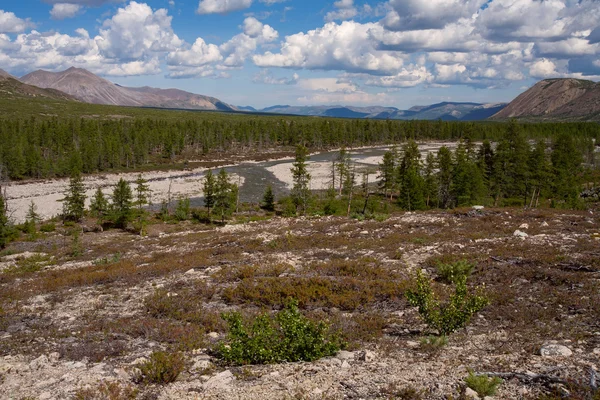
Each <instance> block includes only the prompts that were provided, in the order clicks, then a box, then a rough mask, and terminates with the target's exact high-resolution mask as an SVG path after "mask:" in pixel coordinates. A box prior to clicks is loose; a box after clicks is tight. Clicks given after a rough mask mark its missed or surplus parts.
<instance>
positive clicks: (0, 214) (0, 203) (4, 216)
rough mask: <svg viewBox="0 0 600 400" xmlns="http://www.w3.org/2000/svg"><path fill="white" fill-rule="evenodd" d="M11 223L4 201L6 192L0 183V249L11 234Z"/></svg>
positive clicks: (4, 245) (6, 204)
mask: <svg viewBox="0 0 600 400" xmlns="http://www.w3.org/2000/svg"><path fill="white" fill-rule="evenodd" d="M12 231H13V230H12V225H11V223H10V219H9V218H8V202H7V201H6V192H5V191H4V190H3V188H2V185H0V249H4V248H6V245H7V244H8V242H9V241H10V238H11V236H12Z"/></svg>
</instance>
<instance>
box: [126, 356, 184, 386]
mask: <svg viewBox="0 0 600 400" xmlns="http://www.w3.org/2000/svg"><path fill="white" fill-rule="evenodd" d="M137 367H138V368H139V370H140V373H139V376H138V377H137V381H138V382H141V383H157V384H167V383H171V382H175V380H176V379H177V377H178V376H179V374H180V373H181V372H182V371H183V369H184V368H185V358H184V357H183V355H182V354H181V353H166V352H164V351H155V352H154V353H152V354H151V355H150V358H149V359H148V361H145V362H143V363H142V364H138V365H137Z"/></svg>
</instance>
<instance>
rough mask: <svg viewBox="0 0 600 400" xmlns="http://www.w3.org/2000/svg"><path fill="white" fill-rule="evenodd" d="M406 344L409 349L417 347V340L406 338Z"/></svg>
mask: <svg viewBox="0 0 600 400" xmlns="http://www.w3.org/2000/svg"><path fill="white" fill-rule="evenodd" d="M406 345H407V346H408V347H410V348H411V349H414V348H417V347H419V342H415V341H414V340H407V341H406Z"/></svg>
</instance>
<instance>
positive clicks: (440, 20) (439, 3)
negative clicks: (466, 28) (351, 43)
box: [383, 0, 486, 31]
mask: <svg viewBox="0 0 600 400" xmlns="http://www.w3.org/2000/svg"><path fill="white" fill-rule="evenodd" d="M485 3H486V0H427V1H423V0H390V2H389V3H388V6H389V8H390V11H389V12H388V14H387V15H386V16H385V18H384V20H383V24H384V25H385V27H386V28H388V29H390V30H398V31H400V30H402V31H407V30H423V29H441V28H443V27H445V26H446V25H447V24H449V23H452V22H456V21H458V20H459V19H460V18H471V17H472V16H473V14H475V13H476V12H477V11H478V10H479V8H480V7H481V6H482V5H483V4H485Z"/></svg>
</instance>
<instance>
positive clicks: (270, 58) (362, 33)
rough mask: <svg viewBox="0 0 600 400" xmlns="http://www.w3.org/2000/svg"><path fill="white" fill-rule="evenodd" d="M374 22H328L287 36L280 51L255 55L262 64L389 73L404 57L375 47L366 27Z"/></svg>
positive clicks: (370, 27) (262, 65)
mask: <svg viewBox="0 0 600 400" xmlns="http://www.w3.org/2000/svg"><path fill="white" fill-rule="evenodd" d="M377 26H378V25H377V24H373V23H369V24H359V23H357V22H354V21H344V22H343V23H341V24H339V25H338V24H336V23H334V22H330V23H327V24H326V25H325V26H324V27H322V28H318V29H315V30H312V31H309V32H307V33H297V34H295V35H291V36H287V37H286V38H285V42H284V43H283V44H282V46H281V51H280V52H279V53H272V52H266V53H264V54H259V55H255V56H254V57H253V60H254V63H255V64H256V65H258V66H261V67H283V68H306V69H322V70H345V71H349V72H371V73H376V74H377V73H380V74H385V73H392V72H395V71H397V70H398V69H399V68H400V67H402V64H403V62H404V61H403V59H402V57H401V56H400V55H398V54H396V53H393V52H386V51H379V50H376V49H375V47H374V45H375V44H374V43H373V41H372V40H371V37H370V34H369V31H370V30H371V29H373V28H375V27H377Z"/></svg>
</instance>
